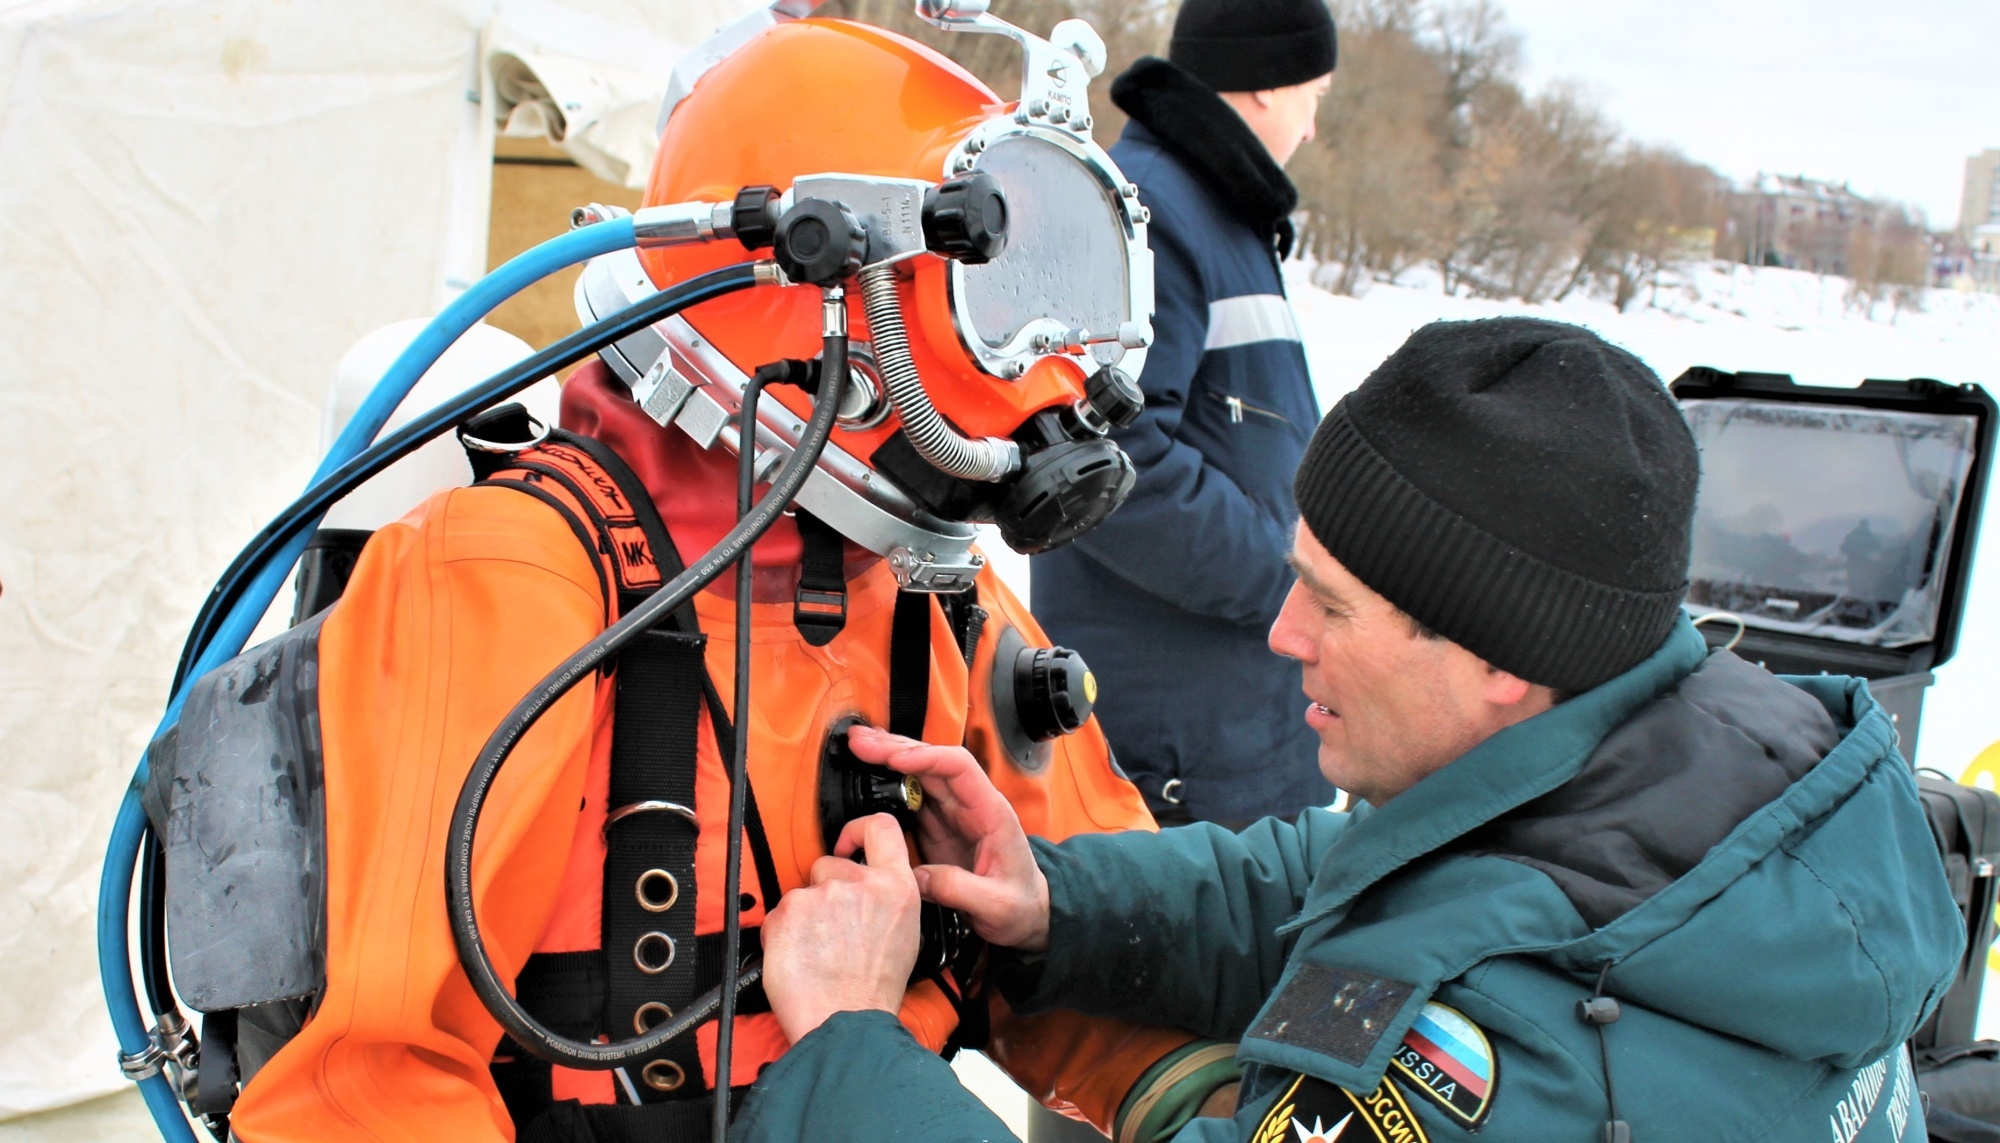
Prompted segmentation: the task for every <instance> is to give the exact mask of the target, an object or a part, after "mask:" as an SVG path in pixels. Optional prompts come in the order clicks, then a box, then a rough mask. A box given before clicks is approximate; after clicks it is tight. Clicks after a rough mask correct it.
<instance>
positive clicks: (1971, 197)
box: [1958, 147, 2000, 242]
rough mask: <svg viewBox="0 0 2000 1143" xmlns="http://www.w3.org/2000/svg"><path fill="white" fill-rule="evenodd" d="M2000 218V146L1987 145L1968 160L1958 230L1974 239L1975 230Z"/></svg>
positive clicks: (1964, 237)
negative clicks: (1987, 146)
mask: <svg viewBox="0 0 2000 1143" xmlns="http://www.w3.org/2000/svg"><path fill="white" fill-rule="evenodd" d="M1996 222H2000V149H1996V148H1991V147H1989V148H1987V149H1986V150H1984V151H1981V152H1980V153H1979V154H1977V155H1974V156H1972V157H1971V158H1969V159H1967V160H1965V197H1964V198H1963V199H1961V200H1959V206H1958V233H1959V236H1960V237H1961V238H1963V239H1965V240H1966V241H1967V242H1971V241H1972V238H1973V232H1974V231H1975V230H1977V229H1979V228H1980V227H1982V226H1986V225H1989V224H1992V223H1996Z"/></svg>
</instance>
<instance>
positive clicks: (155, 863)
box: [139, 825, 180, 1017]
mask: <svg viewBox="0 0 2000 1143" xmlns="http://www.w3.org/2000/svg"><path fill="white" fill-rule="evenodd" d="M166 877H167V851H166V847H165V846H164V845H162V844H160V838H159V835H158V834H155V833H154V832H153V827H152V826H151V825H148V826H147V827H146V830H145V832H144V833H143V834H142V835H141V836H140V838H139V972H140V975H141V979H143V980H144V981H145V986H146V1003H147V1005H148V1006H149V1007H151V1008H152V1010H153V1015H154V1016H156V1017H158V1016H164V1015H166V1014H167V1013H169V1012H172V1013H174V1014H176V1015H178V1014H179V1013H180V1004H179V1003H178V1002H176V1001H175V999H174V988H173V977H172V974H171V973H170V972H169V970H168V968H167V940H166V933H167V896H166Z"/></svg>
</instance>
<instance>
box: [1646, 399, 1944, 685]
mask: <svg viewBox="0 0 2000 1143" xmlns="http://www.w3.org/2000/svg"><path fill="white" fill-rule="evenodd" d="M1681 409H1682V411H1683V413H1684V414H1685V415H1686V417H1687V421H1688V427H1689V428H1691V429H1692V430H1693V431H1694V439H1695V444H1696V445H1697V446H1698V447H1699V448H1700V449H1701V468H1702V474H1701V493H1700V497H1699V499H1698V501H1697V503H1696V508H1695V523H1694V559H1693V568H1692V571H1691V575H1690V578H1691V580H1692V583H1691V584H1690V585H1689V587H1688V610H1689V611H1690V612H1692V613H1694V614H1696V615H1701V614H1704V613H1707V612H1712V611H1722V612H1728V613H1731V614H1734V615H1738V616H1741V617H1742V619H1743V621H1744V622H1745V623H1746V624H1748V625H1750V626H1752V627H1760V628H1764V629H1766V630H1772V631H1785V632H1790V633H1793V634H1798V635H1810V636H1815V637H1818V638H1826V639H1839V640H1843V641H1845V642H1851V643H1863V644H1867V645H1869V646H1874V647H1885V648H1887V647H1907V646H1910V645H1912V644H1917V643H1924V642H1928V641H1930V640H1931V639H1932V638H1934V637H1935V635H1936V632H1937V623H1938V612H1939V607H1940V604H1941V601H1942V596H1943V588H1944V584H1943V579H1944V569H1945V563H1946V557H1947V556H1948V555H1949V553H1950V551H1951V542H1952V527H1953V522H1954V521H1955V520H1957V518H1958V507H1959V501H1960V499H1961V497H1963V495H1964V493H1965V482H1966V478H1967V474H1968V473H1969V472H1970V471H1971V468H1972V459H1973V450H1974V448H1975V447H1976V443H1975V442H1976V431H1977V427H1978V423H1977V421H1976V419H1975V418H1973V417H1970V416H1951V415H1943V414H1933V413H1901V412H1889V411H1886V410H1874V409H1855V408H1837V407H1828V406H1823V405H1822V406H1814V405H1804V404H1798V403H1793V402H1784V401H1754V400H1691V401H1685V402H1683V403H1682V405H1681Z"/></svg>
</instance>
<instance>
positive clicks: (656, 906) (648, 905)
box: [632, 869, 681, 913]
mask: <svg viewBox="0 0 2000 1143" xmlns="http://www.w3.org/2000/svg"><path fill="white" fill-rule="evenodd" d="M660 881H665V882H666V883H667V886H666V894H667V896H666V900H664V901H662V900H660V899H659V898H657V897H654V896H653V895H652V894H651V893H649V892H647V886H648V885H651V884H653V883H656V882H660ZM632 895H633V896H634V897H637V898H638V899H639V907H640V908H641V909H644V910H646V911H647V912H648V913H664V912H666V911H667V910H668V909H671V908H673V907H674V902H676V901H678V900H680V899H681V883H680V882H679V881H676V880H674V875H673V874H671V873H668V872H667V871H666V870H664V869H648V870H647V871H645V872H644V873H641V874H640V875H639V880H638V881H636V882H634V883H633V885H632Z"/></svg>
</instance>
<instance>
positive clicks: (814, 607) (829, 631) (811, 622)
mask: <svg viewBox="0 0 2000 1143" xmlns="http://www.w3.org/2000/svg"><path fill="white" fill-rule="evenodd" d="M793 519H794V520H796V521H797V522H798V525H799V540H800V541H801V544H802V551H801V553H800V557H799V586H798V590H797V592H795V593H794V594H793V596H792V623H793V625H794V626H796V627H797V628H798V629H799V635H800V636H801V637H803V638H804V639H805V641H806V642H808V643H810V644H812V645H813V646H815V647H824V646H826V645H827V644H828V643H831V642H833V637H834V636H836V635H838V634H840V632H841V631H842V630H843V629H844V628H845V627H846V626H847V575H846V568H845V567H844V566H843V565H844V564H845V560H846V544H845V542H844V541H843V540H842V539H841V536H840V533H839V532H836V531H834V530H833V527H832V526H831V525H829V524H827V523H826V522H825V521H824V520H821V519H820V518H819V517H817V516H815V515H813V514H812V513H810V512H808V511H806V510H805V509H803V508H800V509H796V510H795V511H794V512H793Z"/></svg>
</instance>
